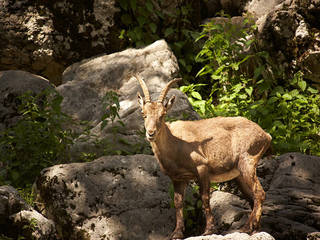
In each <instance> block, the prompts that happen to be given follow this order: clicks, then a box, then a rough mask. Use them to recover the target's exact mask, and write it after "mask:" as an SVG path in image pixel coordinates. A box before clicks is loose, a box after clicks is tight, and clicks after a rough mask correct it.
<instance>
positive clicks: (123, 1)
mask: <svg viewBox="0 0 320 240" xmlns="http://www.w3.org/2000/svg"><path fill="white" fill-rule="evenodd" d="M119 4H120V7H121V8H123V9H124V10H125V11H127V10H128V1H127V0H119Z"/></svg>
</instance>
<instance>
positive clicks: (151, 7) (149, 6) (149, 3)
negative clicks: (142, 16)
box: [145, 1, 153, 12]
mask: <svg viewBox="0 0 320 240" xmlns="http://www.w3.org/2000/svg"><path fill="white" fill-rule="evenodd" d="M145 5H146V7H147V9H148V11H149V12H153V5H152V3H151V1H147V2H146V3H145Z"/></svg>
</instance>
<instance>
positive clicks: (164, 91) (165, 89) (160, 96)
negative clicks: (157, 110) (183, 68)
mask: <svg viewBox="0 0 320 240" xmlns="http://www.w3.org/2000/svg"><path fill="white" fill-rule="evenodd" d="M180 80H182V78H175V79H173V80H171V81H170V82H168V84H167V85H166V86H165V88H164V89H162V91H161V93H160V95H159V98H158V101H157V102H158V103H163V100H164V98H165V97H166V96H167V93H168V91H169V89H170V86H171V85H172V84H174V83H176V82H179V81H180Z"/></svg>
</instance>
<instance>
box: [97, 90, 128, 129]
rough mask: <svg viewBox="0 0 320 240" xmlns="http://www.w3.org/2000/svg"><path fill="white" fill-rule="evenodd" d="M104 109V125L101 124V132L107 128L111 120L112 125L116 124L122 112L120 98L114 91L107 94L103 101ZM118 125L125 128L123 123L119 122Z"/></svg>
mask: <svg viewBox="0 0 320 240" xmlns="http://www.w3.org/2000/svg"><path fill="white" fill-rule="evenodd" d="M102 107H103V109H105V113H104V114H103V116H102V119H101V120H102V124H101V130H103V129H104V128H105V126H106V125H107V124H108V122H109V121H110V120H111V122H112V124H114V120H115V119H116V118H117V117H118V119H120V116H119V110H120V103H119V96H118V94H117V93H116V92H114V91H109V92H107V93H106V95H105V96H104V97H103V99H102ZM117 123H119V124H120V125H121V126H124V124H123V122H122V121H120V120H118V121H117Z"/></svg>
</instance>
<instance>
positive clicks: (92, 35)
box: [0, 0, 121, 84]
mask: <svg viewBox="0 0 320 240" xmlns="http://www.w3.org/2000/svg"><path fill="white" fill-rule="evenodd" d="M115 2H116V1H114V0H106V1H105V0H94V1H90V2H81V1H76V0H59V1H54V2H47V1H36V2H35V1H32V0H22V1H15V2H12V1H9V0H4V1H1V2H0V8H1V11H0V26H1V28H0V42H1V43H2V44H1V45H0V56H1V57H0V70H5V69H23V70H26V71H29V72H32V73H36V74H39V75H42V76H45V77H46V78H48V79H49V80H50V81H51V82H53V83H55V84H59V83H61V73H62V71H63V70H64V69H65V67H66V66H68V65H70V64H71V63H73V62H76V61H79V60H80V59H83V58H87V57H91V56H94V55H97V54H100V53H101V52H111V51H115V50H119V49H120V46H121V44H119V39H118V32H119V30H118V29H117V28H116V26H115V25H114V23H115V20H114V18H115V15H116V13H117V12H118V11H119V9H118V8H117V7H116V6H115Z"/></svg>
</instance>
